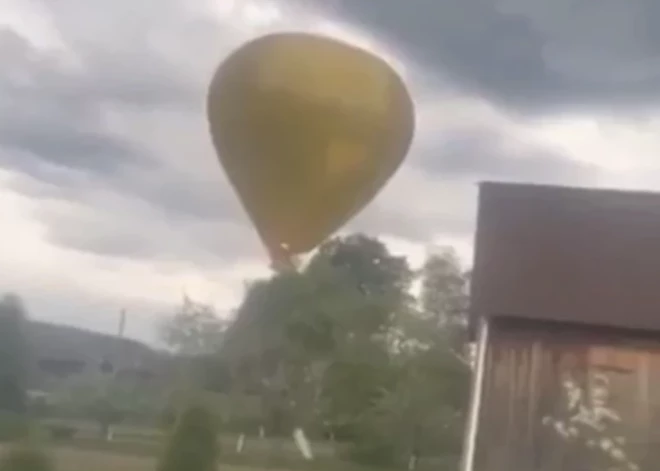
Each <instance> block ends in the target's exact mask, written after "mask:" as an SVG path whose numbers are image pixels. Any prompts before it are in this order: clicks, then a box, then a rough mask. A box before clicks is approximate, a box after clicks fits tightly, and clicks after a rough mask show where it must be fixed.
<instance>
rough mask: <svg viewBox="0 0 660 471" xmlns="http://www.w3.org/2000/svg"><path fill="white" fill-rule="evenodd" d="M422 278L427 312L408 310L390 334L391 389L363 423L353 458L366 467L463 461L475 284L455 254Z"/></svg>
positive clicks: (439, 258) (440, 258)
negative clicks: (470, 302)
mask: <svg viewBox="0 0 660 471" xmlns="http://www.w3.org/2000/svg"><path fill="white" fill-rule="evenodd" d="M419 274H420V276H421V285H422V286H421V287H422V290H421V299H420V303H419V306H414V305H410V304H408V305H401V306H400V307H399V309H398V310H397V318H396V322H394V323H393V324H392V326H391V328H390V331H389V339H390V342H389V363H388V366H389V368H390V378H391V379H390V381H389V384H387V385H386V386H385V387H383V388H381V390H380V391H379V394H378V395H377V396H376V397H375V398H374V399H372V401H371V404H370V405H369V406H368V407H366V408H364V409H363V412H362V414H361V415H360V416H359V417H360V420H359V422H358V424H357V429H358V431H359V432H358V433H357V434H356V439H355V440H353V443H352V447H351V449H350V452H351V455H352V456H353V457H354V458H355V459H356V460H358V461H361V462H365V463H368V464H372V465H394V464H399V465H403V464H404V463H407V467H408V469H415V468H416V466H417V463H418V461H419V459H420V458H422V457H427V458H428V457H431V456H437V455H444V456H446V457H452V458H455V459H457V456H458V454H459V450H460V445H461V437H462V435H463V431H462V424H463V419H464V414H463V413H464V410H465V407H466V402H465V401H466V398H467V397H468V389H469V375H470V370H469V368H468V364H467V361H466V360H465V359H464V358H463V356H462V349H461V347H462V345H463V340H464V335H463V331H464V329H465V314H466V309H467V299H468V298H467V277H466V275H465V274H464V273H463V272H462V270H461V268H460V264H459V262H458V259H457V257H456V256H455V254H454V253H453V251H451V250H443V251H441V252H439V253H436V254H434V255H432V256H430V257H429V259H428V260H427V261H426V262H425V264H424V266H423V268H422V270H420V273H419Z"/></svg>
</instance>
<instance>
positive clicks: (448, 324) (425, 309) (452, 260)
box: [420, 248, 469, 357]
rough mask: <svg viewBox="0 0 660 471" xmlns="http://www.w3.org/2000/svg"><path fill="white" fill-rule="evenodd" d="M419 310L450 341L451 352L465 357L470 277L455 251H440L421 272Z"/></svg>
mask: <svg viewBox="0 0 660 471" xmlns="http://www.w3.org/2000/svg"><path fill="white" fill-rule="evenodd" d="M420 275H421V280H422V290H421V309H422V314H423V315H424V317H426V318H428V319H430V320H432V322H434V323H435V324H436V325H437V327H439V328H441V329H442V331H443V332H444V335H445V337H446V338H448V339H449V340H450V344H451V347H452V351H454V352H455V353H456V354H457V355H459V356H460V357H464V356H465V351H464V350H465V340H466V336H465V333H466V332H465V331H466V327H467V313H468V300H469V295H468V287H469V275H468V273H466V272H464V271H463V270H462V269H461V266H460V262H459V260H458V257H457V255H456V252H455V251H454V250H453V249H451V248H443V249H441V250H440V251H438V252H437V253H434V254H432V255H430V256H429V257H428V258H427V259H426V261H425V263H424V265H423V267H422V269H421V273H420Z"/></svg>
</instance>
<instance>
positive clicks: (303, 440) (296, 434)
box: [293, 427, 314, 461]
mask: <svg viewBox="0 0 660 471" xmlns="http://www.w3.org/2000/svg"><path fill="white" fill-rule="evenodd" d="M293 441H294V442H295V443H296V446H297V447H298V451H300V454H301V455H302V456H303V458H305V459H306V460H308V461H311V460H313V459H314V454H313V453H312V447H311V446H310V444H309V440H307V436H306V435H305V431H304V430H303V429H302V428H300V427H296V429H295V430H294V431H293Z"/></svg>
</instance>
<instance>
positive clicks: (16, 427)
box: [0, 411, 29, 443]
mask: <svg viewBox="0 0 660 471" xmlns="http://www.w3.org/2000/svg"><path fill="white" fill-rule="evenodd" d="M28 429H29V427H28V423H27V420H26V418H25V417H24V416H23V415H21V414H16V413H13V412H4V411H0V443H1V442H8V441H13V440H17V439H20V438H24V437H25V436H26V435H27V433H28Z"/></svg>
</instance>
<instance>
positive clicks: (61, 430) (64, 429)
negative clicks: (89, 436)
mask: <svg viewBox="0 0 660 471" xmlns="http://www.w3.org/2000/svg"><path fill="white" fill-rule="evenodd" d="M46 429H47V430H48V434H49V435H50V437H51V438H52V439H53V440H56V441H69V440H72V439H73V437H74V436H75V435H76V433H77V432H78V429H77V428H76V427H74V426H72V425H65V424H51V425H47V426H46Z"/></svg>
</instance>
